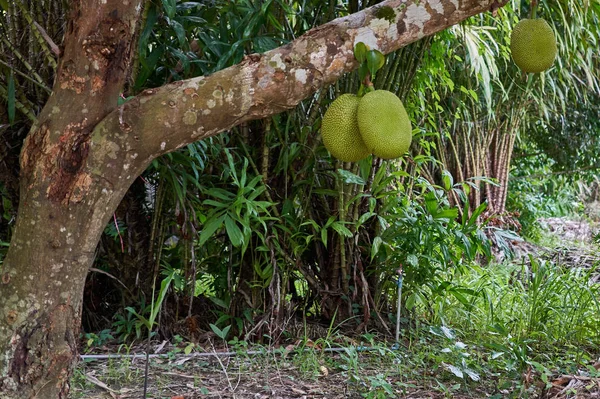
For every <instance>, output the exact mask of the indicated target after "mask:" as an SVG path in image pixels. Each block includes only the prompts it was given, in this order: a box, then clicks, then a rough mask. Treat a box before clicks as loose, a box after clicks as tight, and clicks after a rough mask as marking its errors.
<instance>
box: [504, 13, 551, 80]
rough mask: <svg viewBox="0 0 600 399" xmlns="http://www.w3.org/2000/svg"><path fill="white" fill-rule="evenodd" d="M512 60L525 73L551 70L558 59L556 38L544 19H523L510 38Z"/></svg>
mask: <svg viewBox="0 0 600 399" xmlns="http://www.w3.org/2000/svg"><path fill="white" fill-rule="evenodd" d="M510 51H511V54H512V58H513V60H514V62H515V64H517V66H518V67H519V68H521V70H522V71H524V72H531V73H539V72H543V71H545V70H546V69H548V68H550V67H551V66H552V64H553V63H554V59H555V58H556V52H557V48H556V37H555V36H554V32H553V31H552V28H551V27H550V24H548V22H546V21H545V20H543V19H540V18H538V19H523V20H521V21H519V23H517V24H516V25H515V27H514V28H513V31H512V34H511V36H510Z"/></svg>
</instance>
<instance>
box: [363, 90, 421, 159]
mask: <svg viewBox="0 0 600 399" xmlns="http://www.w3.org/2000/svg"><path fill="white" fill-rule="evenodd" d="M357 118H358V128H359V130H360V135H361V136H362V139H363V141H364V142H365V144H366V146H367V149H368V150H369V151H370V152H372V153H373V154H374V155H376V156H378V157H380V158H384V159H391V158H398V157H400V156H402V155H403V154H404V153H405V152H406V151H408V147H410V142H411V140H412V126H411V124H410V119H408V114H407V113H406V110H405V109H404V105H403V104H402V101H400V99H399V98H398V97H397V96H396V95H395V94H394V93H392V92H389V91H387V90H375V91H372V92H369V93H367V94H365V95H364V96H363V97H362V98H361V100H360V103H359V104H358V111H357Z"/></svg>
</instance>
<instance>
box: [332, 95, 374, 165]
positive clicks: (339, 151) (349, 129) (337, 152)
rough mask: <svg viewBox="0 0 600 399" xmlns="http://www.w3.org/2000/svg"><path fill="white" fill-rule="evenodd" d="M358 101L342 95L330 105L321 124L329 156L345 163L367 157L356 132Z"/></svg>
mask: <svg viewBox="0 0 600 399" xmlns="http://www.w3.org/2000/svg"><path fill="white" fill-rule="evenodd" d="M359 101H360V99H359V98H358V97H356V96H355V95H353V94H342V95H341V96H339V97H338V98H336V99H335V101H334V102H332V103H331V105H330V106H329V108H328V109H327V112H325V115H323V121H322V123H321V135H322V137H323V144H325V147H326V148H327V149H328V150H329V152H330V153H331V155H333V156H334V157H336V158H337V159H339V160H342V161H345V162H355V161H360V160H361V159H363V158H366V156H367V155H369V150H367V147H366V146H365V143H364V142H363V140H362V138H361V137H360V133H359V131H358V122H357V120H356V110H357V108H358V103H359Z"/></svg>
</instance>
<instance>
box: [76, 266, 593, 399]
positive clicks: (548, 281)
mask: <svg viewBox="0 0 600 399" xmlns="http://www.w3.org/2000/svg"><path fill="white" fill-rule="evenodd" d="M596 266H597V265H596ZM596 268H597V267H596ZM593 273H594V270H592V269H585V268H579V267H567V266H564V265H556V264H553V263H550V262H546V261H543V260H539V259H535V258H530V259H526V260H522V261H519V262H513V263H503V264H492V265H488V266H486V267H481V266H478V265H472V266H470V267H469V269H468V270H466V271H465V270H456V271H454V272H452V273H451V274H449V275H447V276H444V278H446V279H447V281H451V282H452V287H453V290H454V293H453V294H451V293H447V294H446V295H437V296H435V298H432V299H431V300H430V301H429V302H428V303H426V304H417V305H416V306H415V307H414V308H413V309H412V310H411V312H410V316H411V318H412V319H413V320H415V321H418V322H416V324H414V325H412V326H411V327H410V328H408V327H407V326H405V328H404V329H403V330H402V335H401V343H400V345H394V343H393V342H386V341H385V339H382V338H378V337H377V335H374V334H365V335H363V336H361V337H358V338H357V340H358V341H360V343H359V344H357V345H347V344H340V343H339V342H343V341H341V340H339V337H338V335H337V332H336V333H334V329H333V327H332V326H330V327H329V329H328V332H327V333H324V334H323V336H322V337H320V338H318V339H316V340H314V341H310V340H309V339H308V338H307V337H304V340H303V341H301V342H300V343H297V344H296V345H295V346H294V347H293V348H285V350H284V349H283V348H280V349H274V348H272V347H268V348H267V347H262V348H260V347H249V345H248V344H247V343H246V342H242V341H238V340H237V339H233V340H229V341H224V340H221V339H217V340H216V342H215V343H214V344H213V345H219V346H222V347H223V348H225V349H227V350H229V351H232V352H237V353H238V355H237V356H234V357H226V358H218V360H216V359H217V358H211V359H208V358H202V359H199V358H195V359H194V360H192V361H188V362H184V361H182V360H181V357H180V355H182V354H183V353H187V352H188V351H190V350H192V351H196V350H202V348H200V347H198V346H196V345H190V344H189V343H186V342H177V343H178V346H177V347H173V348H171V349H170V351H171V356H170V357H169V358H167V359H159V360H157V359H153V360H152V363H151V368H150V370H151V375H150V381H151V386H150V392H151V396H150V397H154V398H158V397H166V398H171V397H173V396H175V394H176V393H178V394H180V395H198V394H200V395H206V396H200V397H211V395H212V396H215V395H216V396H218V395H225V396H228V395H232V394H233V393H235V394H236V395H237V396H238V397H251V396H247V395H255V394H263V395H264V394H267V395H275V394H277V395H279V396H281V397H293V395H301V394H300V393H301V392H304V394H306V395H325V396H327V397H330V398H337V397H339V398H342V397H344V398H354V397H356V398H389V397H436V398H438V397H440V398H441V397H455V398H480V397H490V398H528V397H539V395H540V394H541V393H542V392H545V391H546V390H548V389H550V388H551V387H552V381H553V380H555V379H556V378H557V377H559V376H563V375H581V374H582V373H585V375H586V376H587V377H585V378H589V379H591V380H590V384H588V385H585V384H584V385H582V386H578V387H575V388H573V389H576V390H579V391H578V392H579V393H583V394H585V391H586V390H594V389H596V391H598V387H599V386H600V372H599V371H598V368H597V367H594V364H595V362H597V361H598V360H599V356H600V329H599V328H598V326H600V302H599V301H600V285H599V284H593V283H592V282H591V281H592V279H591V277H592V274H593ZM456 292H460V293H461V294H462V296H461V297H460V298H457V295H456ZM332 325H333V323H332ZM103 334H104V335H102V334H100V335H101V336H105V335H107V334H108V332H103ZM87 338H88V339H87V341H86V342H87V343H88V345H91V343H93V342H95V341H94V339H96V340H97V339H100V338H101V337H100V336H95V335H94V336H89V337H87ZM92 338H93V339H92ZM90 339H91V341H90ZM180 341H181V340H180ZM346 342H348V341H346ZM340 346H345V347H344V348H343V349H340V350H339V352H330V351H329V352H328V351H324V350H322V348H332V347H338V348H339V347H340ZM183 348H185V349H183ZM257 349H258V350H259V352H262V353H258V354H253V355H249V354H248V353H247V351H248V350H257ZM289 349H294V350H292V351H291V352H290V351H289ZM208 350H209V351H218V350H219V348H217V349H215V348H214V347H212V346H211V347H210V348H208ZM125 351H126V352H127V353H129V351H132V352H141V351H143V348H138V349H137V350H136V349H132V348H130V347H125ZM192 353H193V352H192ZM143 365H144V364H143V361H137V362H132V361H129V360H112V361H105V362H97V363H94V364H93V365H91V364H87V363H82V364H81V365H80V367H79V368H78V370H77V372H76V374H75V376H74V378H73V381H72V386H73V388H74V389H73V396H72V397H73V398H74V399H76V398H84V397H85V398H101V397H108V396H102V393H99V392H98V391H103V390H104V391H105V390H106V388H102V387H101V386H100V385H98V382H97V381H94V380H93V378H89V377H90V376H92V377H95V378H97V379H98V380H100V381H101V382H102V383H104V384H106V385H107V386H109V387H110V388H112V389H115V390H121V391H123V390H125V392H128V393H131V394H133V393H134V392H135V393H137V392H138V391H139V390H140V389H141V386H142V384H143ZM594 384H596V385H594ZM594 387H595V388H594ZM95 395H99V396H95ZM286 395H288V396H286ZM420 395H421V396H420ZM423 395H425V396H423ZM427 395H429V396H427ZM565 395H567V394H566V393H565ZM581 397H585V396H581Z"/></svg>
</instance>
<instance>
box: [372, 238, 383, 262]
mask: <svg viewBox="0 0 600 399" xmlns="http://www.w3.org/2000/svg"><path fill="white" fill-rule="evenodd" d="M382 243H383V240H382V239H381V237H379V236H377V237H375V238H374V239H373V245H371V260H373V258H374V257H375V255H377V252H379V247H380V246H381V244H382Z"/></svg>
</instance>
